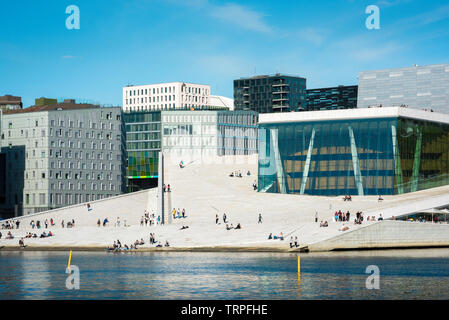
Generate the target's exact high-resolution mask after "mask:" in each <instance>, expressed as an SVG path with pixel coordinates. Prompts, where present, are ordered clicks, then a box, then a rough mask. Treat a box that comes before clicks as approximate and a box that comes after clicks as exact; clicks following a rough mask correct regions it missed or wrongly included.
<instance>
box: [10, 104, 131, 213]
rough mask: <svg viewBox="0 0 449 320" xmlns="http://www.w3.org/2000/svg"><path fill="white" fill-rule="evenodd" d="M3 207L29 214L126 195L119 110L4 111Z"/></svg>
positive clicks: (63, 107)
mask: <svg viewBox="0 0 449 320" xmlns="http://www.w3.org/2000/svg"><path fill="white" fill-rule="evenodd" d="M1 138H2V140H1V146H2V153H5V154H6V195H5V198H6V199H5V204H4V205H3V207H9V208H11V207H15V206H19V207H20V208H21V213H23V214H30V213H35V212H40V211H45V210H49V209H53V208H58V207H64V206H68V205H73V204H78V203H83V202H89V201H93V200H99V199H103V198H107V197H110V196H116V195H119V194H121V193H122V192H123V188H124V183H123V177H124V149H123V146H124V144H123V141H124V136H123V128H122V117H121V108H119V107H117V108H101V107H99V106H93V105H83V104H74V103H61V104H51V105H48V106H33V107H30V108H26V109H23V110H11V111H5V113H4V115H3V119H2V134H1Z"/></svg>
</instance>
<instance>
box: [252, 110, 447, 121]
mask: <svg viewBox="0 0 449 320" xmlns="http://www.w3.org/2000/svg"><path fill="white" fill-rule="evenodd" d="M397 117H401V118H409V119H416V120H425V121H431V122H438V123H444V124H449V114H443V113H437V112H430V111H424V110H417V109H410V108H402V107H383V108H359V109H343V110H323V111H306V112H286V113H264V114H260V115H259V123H260V124H264V123H288V122H306V121H337V120H351V119H377V118H397Z"/></svg>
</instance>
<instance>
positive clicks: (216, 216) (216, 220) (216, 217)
mask: <svg viewBox="0 0 449 320" xmlns="http://www.w3.org/2000/svg"><path fill="white" fill-rule="evenodd" d="M218 220H219V218H218V214H216V215H215V224H218Z"/></svg>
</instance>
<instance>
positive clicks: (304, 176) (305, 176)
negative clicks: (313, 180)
mask: <svg viewBox="0 0 449 320" xmlns="http://www.w3.org/2000/svg"><path fill="white" fill-rule="evenodd" d="M314 141H315V128H313V129H312V135H311V136H310V142H309V149H308V150H307V158H306V163H305V164H304V171H303V173H302V180H301V190H300V194H304V192H305V191H306V184H307V179H308V177H309V169H310V160H311V158H312V152H313V143H314Z"/></svg>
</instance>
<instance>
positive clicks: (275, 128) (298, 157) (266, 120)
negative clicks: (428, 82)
mask: <svg viewBox="0 0 449 320" xmlns="http://www.w3.org/2000/svg"><path fill="white" fill-rule="evenodd" d="M259 123H260V130H259V191H261V192H274V193H289V194H307V195H320V196H339V195H394V194H403V193H408V192H414V191H418V190H423V189H429V188H433V187H438V186H442V185H447V184H449V115H446V114H440V113H435V112H433V113H432V112H426V111H422V110H414V109H409V108H400V107H391V108H362V109H356V110H333V111H314V112H300V113H289V114H266V115H260V122H259Z"/></svg>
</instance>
